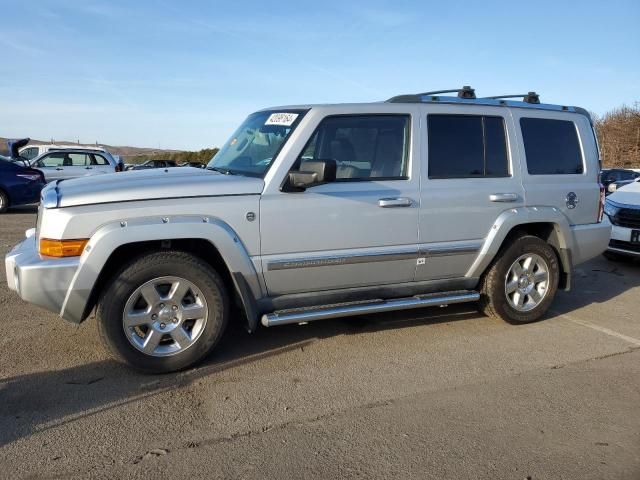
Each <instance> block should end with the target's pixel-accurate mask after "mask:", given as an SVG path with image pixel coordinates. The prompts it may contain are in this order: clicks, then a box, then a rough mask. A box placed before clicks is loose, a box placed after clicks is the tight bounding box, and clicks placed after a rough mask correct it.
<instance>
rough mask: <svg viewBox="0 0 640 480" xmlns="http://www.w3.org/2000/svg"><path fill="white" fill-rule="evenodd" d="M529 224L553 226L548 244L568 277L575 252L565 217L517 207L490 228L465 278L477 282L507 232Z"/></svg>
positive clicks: (550, 211)
mask: <svg viewBox="0 0 640 480" xmlns="http://www.w3.org/2000/svg"><path fill="white" fill-rule="evenodd" d="M529 223H549V224H552V225H553V231H552V232H551V235H550V237H549V239H548V241H549V243H551V244H552V245H553V246H554V247H555V248H556V249H557V250H558V253H559V256H560V262H561V264H562V268H563V270H564V272H566V273H567V275H569V276H570V274H571V270H572V268H573V265H572V261H571V252H572V251H573V248H574V239H573V232H572V231H571V226H570V224H569V222H568V220H567V217H566V216H565V215H564V214H563V213H562V212H561V211H560V210H559V209H557V208H555V207H519V208H512V209H509V210H506V211H504V212H502V213H501V214H500V216H499V217H498V218H497V219H496V221H495V222H494V224H493V225H492V226H491V230H490V231H489V234H488V235H487V237H486V238H485V241H484V244H483V245H482V247H481V249H480V252H479V253H478V256H477V257H476V259H475V261H474V262H473V264H472V265H471V267H470V268H469V270H468V271H467V273H466V276H467V277H473V278H479V277H480V276H481V275H482V274H483V273H484V271H485V270H486V269H487V267H488V266H489V264H490V263H491V262H492V261H493V259H494V258H495V256H496V254H497V253H498V251H499V250H500V247H501V246H502V244H503V242H504V240H505V238H507V235H508V234H509V232H511V231H512V230H513V229H514V228H517V227H518V226H521V225H526V224H529Z"/></svg>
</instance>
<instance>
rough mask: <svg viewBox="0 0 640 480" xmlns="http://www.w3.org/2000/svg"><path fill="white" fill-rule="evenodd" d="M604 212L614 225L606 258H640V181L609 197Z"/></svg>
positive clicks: (614, 259)
mask: <svg viewBox="0 0 640 480" xmlns="http://www.w3.org/2000/svg"><path fill="white" fill-rule="evenodd" d="M604 211H605V213H606V214H607V216H608V217H609V220H610V221H611V223H612V224H613V228H612V231H611V241H610V242H609V247H608V248H607V251H606V252H605V253H604V255H605V257H607V258H608V259H609V260H613V261H618V260H624V259H628V258H640V179H638V180H635V181H634V182H632V183H629V184H627V185H625V186H623V187H621V188H619V189H618V190H616V191H615V192H614V193H612V194H611V195H609V196H608V197H607V200H606V202H605V207H604Z"/></svg>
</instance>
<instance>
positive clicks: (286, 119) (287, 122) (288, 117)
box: [264, 113, 298, 127]
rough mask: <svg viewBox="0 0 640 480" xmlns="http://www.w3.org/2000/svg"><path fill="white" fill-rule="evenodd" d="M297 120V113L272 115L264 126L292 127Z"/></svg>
mask: <svg viewBox="0 0 640 480" xmlns="http://www.w3.org/2000/svg"><path fill="white" fill-rule="evenodd" d="M296 118H298V114H297V113H272V114H271V115H270V116H269V118H267V121H266V122H264V124H265V125H282V126H284V127H290V126H291V125H292V124H293V122H295V121H296Z"/></svg>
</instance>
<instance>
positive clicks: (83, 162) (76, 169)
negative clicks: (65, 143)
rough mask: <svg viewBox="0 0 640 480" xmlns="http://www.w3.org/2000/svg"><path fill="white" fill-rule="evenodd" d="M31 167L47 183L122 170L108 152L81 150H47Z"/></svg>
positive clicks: (120, 165)
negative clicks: (39, 172)
mask: <svg viewBox="0 0 640 480" xmlns="http://www.w3.org/2000/svg"><path fill="white" fill-rule="evenodd" d="M31 166H32V167H33V168H36V169H38V170H40V171H41V172H42V173H44V176H45V179H46V181H47V183H48V182H52V181H54V180H68V179H70V178H77V177H89V176H93V175H101V174H105V173H115V172H121V171H122V168H123V167H122V164H120V163H118V162H116V160H115V159H114V158H113V157H112V156H111V154H110V153H109V152H105V151H102V150H93V149H82V148H73V149H71V148H69V149H56V150H49V151H48V152H46V153H44V154H42V155H40V156H39V157H37V158H35V159H34V160H32V162H31Z"/></svg>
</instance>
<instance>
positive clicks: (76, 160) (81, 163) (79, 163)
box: [65, 153, 89, 167]
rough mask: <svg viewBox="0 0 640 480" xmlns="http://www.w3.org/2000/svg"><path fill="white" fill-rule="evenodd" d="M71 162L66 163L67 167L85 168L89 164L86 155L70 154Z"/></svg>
mask: <svg viewBox="0 0 640 480" xmlns="http://www.w3.org/2000/svg"><path fill="white" fill-rule="evenodd" d="M69 160H70V162H69V161H67V162H65V165H68V166H71V167H85V166H87V165H88V164H89V162H88V161H87V160H88V159H87V154H86V153H70V154H69Z"/></svg>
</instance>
